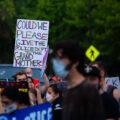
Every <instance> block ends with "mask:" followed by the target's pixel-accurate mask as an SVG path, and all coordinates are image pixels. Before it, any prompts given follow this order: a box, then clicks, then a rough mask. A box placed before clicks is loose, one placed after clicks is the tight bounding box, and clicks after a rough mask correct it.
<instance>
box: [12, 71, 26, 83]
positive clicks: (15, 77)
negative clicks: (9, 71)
mask: <svg viewBox="0 0 120 120" xmlns="http://www.w3.org/2000/svg"><path fill="white" fill-rule="evenodd" d="M18 75H25V76H26V78H27V75H26V73H25V72H24V71H19V72H17V73H16V74H15V75H13V78H14V80H15V81H16V80H17V76H18Z"/></svg>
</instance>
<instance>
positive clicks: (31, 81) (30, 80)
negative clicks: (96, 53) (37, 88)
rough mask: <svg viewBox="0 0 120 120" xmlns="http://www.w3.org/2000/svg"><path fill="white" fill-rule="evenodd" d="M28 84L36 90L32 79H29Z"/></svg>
mask: <svg viewBox="0 0 120 120" xmlns="http://www.w3.org/2000/svg"><path fill="white" fill-rule="evenodd" d="M27 82H28V85H29V88H34V83H33V78H32V77H27Z"/></svg>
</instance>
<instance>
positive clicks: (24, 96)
mask: <svg viewBox="0 0 120 120" xmlns="http://www.w3.org/2000/svg"><path fill="white" fill-rule="evenodd" d="M18 102H19V104H24V105H27V106H30V98H29V94H28V92H22V91H19V93H18Z"/></svg>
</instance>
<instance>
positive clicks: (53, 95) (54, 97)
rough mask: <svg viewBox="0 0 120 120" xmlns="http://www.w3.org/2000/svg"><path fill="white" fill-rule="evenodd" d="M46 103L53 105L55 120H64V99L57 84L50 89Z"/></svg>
mask: <svg viewBox="0 0 120 120" xmlns="http://www.w3.org/2000/svg"><path fill="white" fill-rule="evenodd" d="M46 101H47V102H50V103H51V104H52V109H53V120H62V105H61V103H62V97H61V93H60V91H59V89H58V88H57V84H52V85H50V86H49V87H48V90H47V94H46Z"/></svg>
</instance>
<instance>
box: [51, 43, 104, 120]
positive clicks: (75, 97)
mask: <svg viewBox="0 0 120 120" xmlns="http://www.w3.org/2000/svg"><path fill="white" fill-rule="evenodd" d="M55 53H56V54H55V55H56V57H55V59H54V60H53V70H54V73H55V74H56V75H57V76H58V77H61V78H63V79H64V80H66V81H68V89H67V91H66V93H65V94H64V98H63V119H62V120H104V114H103V109H102V107H103V106H102V102H101V98H100V95H99V93H98V91H97V90H96V88H95V87H94V86H93V85H92V84H91V83H90V82H88V81H87V80H85V78H84V75H83V73H84V57H85V56H84V55H85V54H84V50H83V48H82V47H81V46H80V45H79V44H78V43H74V42H71V41H65V42H60V43H57V44H56V45H55Z"/></svg>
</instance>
